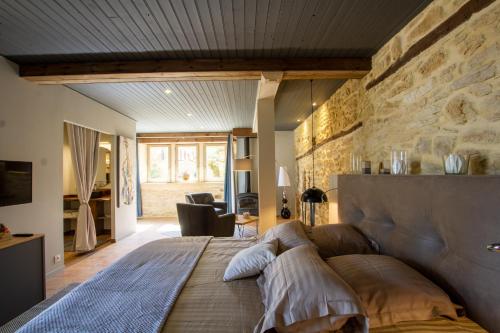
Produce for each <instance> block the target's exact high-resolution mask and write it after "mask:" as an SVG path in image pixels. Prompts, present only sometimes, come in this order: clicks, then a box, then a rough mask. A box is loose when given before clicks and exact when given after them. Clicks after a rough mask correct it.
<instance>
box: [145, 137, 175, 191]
mask: <svg viewBox="0 0 500 333" xmlns="http://www.w3.org/2000/svg"><path fill="white" fill-rule="evenodd" d="M169 154H170V147H169V146H155V145H149V146H148V181H149V182H153V183H165V182H169V181H170V158H169Z"/></svg>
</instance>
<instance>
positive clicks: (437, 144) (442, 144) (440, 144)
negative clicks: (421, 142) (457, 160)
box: [432, 135, 456, 158]
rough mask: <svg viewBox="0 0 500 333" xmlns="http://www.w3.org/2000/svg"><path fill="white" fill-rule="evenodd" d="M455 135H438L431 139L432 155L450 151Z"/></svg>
mask: <svg viewBox="0 0 500 333" xmlns="http://www.w3.org/2000/svg"><path fill="white" fill-rule="evenodd" d="M455 142H456V137H453V136H442V135H438V136H436V137H434V138H433V139H432V146H433V148H432V150H433V153H434V156H437V157H439V158H442V156H444V155H446V154H449V153H452V152H453V150H454V148H455Z"/></svg>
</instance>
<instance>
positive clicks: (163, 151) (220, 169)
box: [139, 142, 226, 183]
mask: <svg viewBox="0 0 500 333" xmlns="http://www.w3.org/2000/svg"><path fill="white" fill-rule="evenodd" d="M141 147H144V148H141ZM142 149H144V150H142ZM139 151H140V156H139V160H140V161H139V162H140V163H144V165H143V167H141V171H143V172H144V173H142V172H141V181H142V180H143V178H142V177H144V178H146V177H147V182H150V183H170V182H179V183H197V182H211V183H222V182H224V178H225V173H226V144H225V143H222V142H220V143H219V142H216V143H192V142H182V143H168V144H160V143H158V144H157V143H149V144H146V145H142V146H140V149H139ZM142 154H144V155H142ZM143 156H144V157H143ZM141 165H142V164H141ZM144 180H145V181H146V179H144Z"/></svg>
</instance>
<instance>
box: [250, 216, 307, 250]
mask: <svg viewBox="0 0 500 333" xmlns="http://www.w3.org/2000/svg"><path fill="white" fill-rule="evenodd" d="M275 238H277V239H278V241H279V242H278V243H279V244H278V253H279V254H280V253H283V252H285V251H286V250H289V249H291V248H294V247H296V246H300V245H310V246H313V247H316V245H314V243H313V242H311V240H310V239H309V238H308V237H307V235H306V233H305V232H304V229H303V228H302V223H301V222H300V221H290V222H286V223H281V224H278V225H277V226H275V227H273V228H271V229H269V230H268V231H267V232H266V233H265V234H264V235H263V236H262V238H261V239H260V241H261V242H267V241H269V240H271V239H275Z"/></svg>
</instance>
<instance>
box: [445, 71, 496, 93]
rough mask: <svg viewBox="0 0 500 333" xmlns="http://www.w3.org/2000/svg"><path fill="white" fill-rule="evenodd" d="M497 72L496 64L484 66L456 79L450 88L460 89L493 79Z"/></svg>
mask: <svg viewBox="0 0 500 333" xmlns="http://www.w3.org/2000/svg"><path fill="white" fill-rule="evenodd" d="M495 74H496V68H495V66H494V65H486V66H482V67H481V68H480V69H478V70H475V71H472V72H470V73H467V74H465V75H463V76H462V77H460V78H459V79H458V80H455V81H454V82H453V83H452V84H451V86H450V88H451V89H452V90H458V89H461V88H463V87H467V86H469V85H471V84H474V83H479V82H483V81H486V80H488V79H491V78H492V77H494V76H495Z"/></svg>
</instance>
